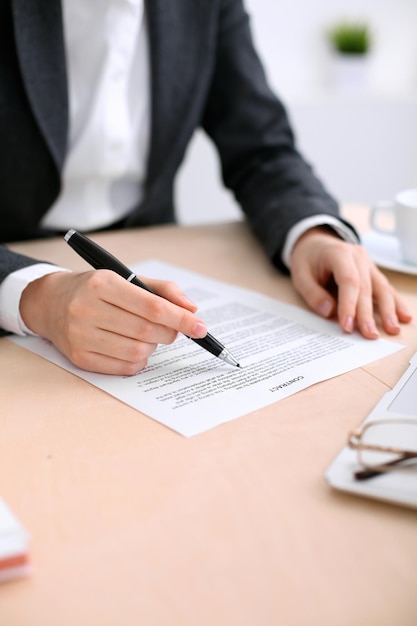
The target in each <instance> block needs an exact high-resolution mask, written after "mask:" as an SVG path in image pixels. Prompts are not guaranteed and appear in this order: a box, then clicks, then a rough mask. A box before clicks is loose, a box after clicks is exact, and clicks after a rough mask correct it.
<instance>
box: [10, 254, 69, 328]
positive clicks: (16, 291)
mask: <svg viewBox="0 0 417 626" xmlns="http://www.w3.org/2000/svg"><path fill="white" fill-rule="evenodd" d="M68 271H69V270H68V269H65V268H62V267H57V266H56V265H49V264H47V263H36V264H35V265H29V266H28V267H24V268H22V269H20V270H17V271H16V272H12V273H11V274H9V276H7V278H5V279H4V281H3V282H2V283H1V284H0V327H1V328H3V329H4V330H7V331H8V332H11V333H15V334H16V335H34V334H35V333H33V332H32V331H31V330H30V329H29V328H28V327H27V326H26V324H25V323H24V321H23V320H22V318H21V315H20V298H21V295H22V293H23V291H24V289H25V288H26V287H27V286H28V284H29V283H31V282H32V281H33V280H36V279H37V278H41V277H42V276H46V275H47V274H53V273H55V272H68Z"/></svg>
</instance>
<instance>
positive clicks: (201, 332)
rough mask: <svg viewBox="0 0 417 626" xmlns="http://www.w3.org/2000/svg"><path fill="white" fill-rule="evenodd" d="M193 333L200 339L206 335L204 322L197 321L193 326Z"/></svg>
mask: <svg viewBox="0 0 417 626" xmlns="http://www.w3.org/2000/svg"><path fill="white" fill-rule="evenodd" d="M193 335H194V336H195V337H196V338H197V339H202V338H203V337H205V336H206V335H207V328H206V326H205V324H203V323H202V322H197V324H196V325H195V326H194V328H193Z"/></svg>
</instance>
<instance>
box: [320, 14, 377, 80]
mask: <svg viewBox="0 0 417 626" xmlns="http://www.w3.org/2000/svg"><path fill="white" fill-rule="evenodd" d="M327 38H328V41H329V44H330V47H331V50H332V52H333V65H334V80H335V84H336V87H337V88H338V89H339V90H342V91H345V92H346V91H349V92H353V91H362V90H363V89H364V88H365V87H366V85H367V79H368V76H367V74H368V60H369V52H370V50H371V46H372V35H371V31H370V28H369V26H368V24H366V22H361V21H348V20H340V21H338V22H336V23H335V24H333V26H331V27H330V28H329V29H328V31H327Z"/></svg>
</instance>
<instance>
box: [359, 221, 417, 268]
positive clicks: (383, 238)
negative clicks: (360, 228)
mask: <svg viewBox="0 0 417 626" xmlns="http://www.w3.org/2000/svg"><path fill="white" fill-rule="evenodd" d="M361 240H362V243H363V245H364V247H365V248H366V250H367V251H368V254H369V256H370V257H371V259H373V261H375V263H376V264H377V265H379V266H380V267H384V268H386V269H388V270H395V271H396V272H404V273H405V274H414V275H415V276H417V265H410V264H409V263H406V262H405V261H403V260H402V258H401V255H400V247H399V243H398V239H397V238H396V237H394V236H393V235H383V234H382V233H377V232H375V231H371V232H368V233H364V234H363V235H361Z"/></svg>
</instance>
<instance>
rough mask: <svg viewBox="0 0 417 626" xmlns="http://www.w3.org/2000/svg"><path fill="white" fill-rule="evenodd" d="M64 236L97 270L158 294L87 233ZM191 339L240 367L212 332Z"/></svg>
mask: <svg viewBox="0 0 417 626" xmlns="http://www.w3.org/2000/svg"><path fill="white" fill-rule="evenodd" d="M64 238H65V241H66V242H67V244H68V245H70V246H71V248H73V250H75V252H77V254H79V255H80V257H82V258H83V259H84V261H87V263H89V264H90V265H91V266H92V267H94V268H95V269H96V270H101V269H106V270H112V271H113V272H115V273H116V274H119V276H121V277H122V278H124V279H125V280H127V281H128V282H130V283H132V285H136V286H137V287H141V288H142V289H145V291H149V293H153V294H154V295H158V294H156V293H155V292H154V291H152V289H151V288H150V287H148V286H147V285H145V283H143V282H142V281H141V280H140V279H139V278H138V277H137V276H136V274H135V273H134V272H132V271H131V270H130V269H129V268H128V267H126V265H123V263H121V262H120V261H119V260H118V259H116V257H114V256H113V255H112V254H110V252H107V251H106V250H104V248H102V247H101V246H99V245H98V244H96V243H95V242H94V241H92V240H91V239H89V238H88V237H86V236H85V235H82V234H81V233H79V232H78V231H76V230H74V229H73V228H71V229H70V230H69V231H68V232H67V233H66V235H65V237H64ZM189 339H191V340H192V341H194V342H195V343H197V344H198V345H199V346H201V347H202V348H204V349H205V350H207V351H208V352H210V353H211V354H213V355H214V356H216V357H218V358H219V359H221V360H222V361H225V363H229V365H234V366H235V367H240V364H239V363H238V361H237V360H236V359H235V357H234V356H233V355H232V354H231V353H230V352H229V350H228V349H227V348H225V347H224V346H223V345H222V344H221V343H220V341H217V339H215V338H214V337H213V336H212V335H210V333H207V335H206V336H205V337H203V338H202V339H194V338H193V337H189Z"/></svg>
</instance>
